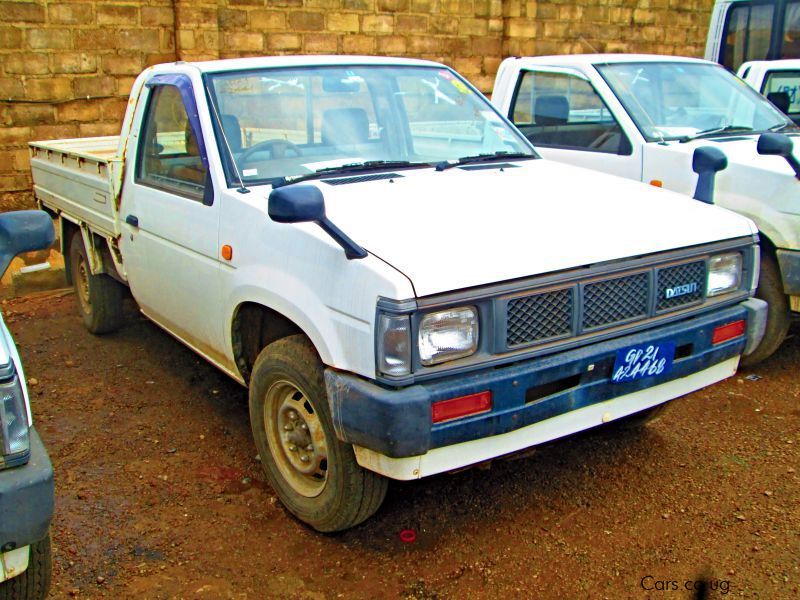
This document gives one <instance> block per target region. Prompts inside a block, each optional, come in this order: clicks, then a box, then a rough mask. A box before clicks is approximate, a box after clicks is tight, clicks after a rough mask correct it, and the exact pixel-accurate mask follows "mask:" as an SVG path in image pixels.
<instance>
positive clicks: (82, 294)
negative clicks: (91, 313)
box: [76, 255, 92, 312]
mask: <svg viewBox="0 0 800 600" xmlns="http://www.w3.org/2000/svg"><path fill="white" fill-rule="evenodd" d="M77 266H78V269H77V271H78V272H77V274H76V279H77V282H78V286H77V287H78V299H79V300H80V302H81V305H82V306H83V307H84V309H85V310H86V312H88V309H89V308H90V307H91V306H92V302H91V300H90V299H89V273H88V272H87V269H86V261H85V260H84V259H83V256H80V255H78V265H77Z"/></svg>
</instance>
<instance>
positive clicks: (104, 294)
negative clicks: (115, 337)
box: [69, 233, 123, 334]
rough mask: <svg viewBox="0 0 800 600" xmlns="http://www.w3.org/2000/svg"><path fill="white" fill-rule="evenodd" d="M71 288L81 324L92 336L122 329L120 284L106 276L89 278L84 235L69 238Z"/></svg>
mask: <svg viewBox="0 0 800 600" xmlns="http://www.w3.org/2000/svg"><path fill="white" fill-rule="evenodd" d="M69 260H70V268H71V270H72V285H73V287H74V288H75V296H76V298H77V305H78V313H79V314H80V315H81V318H83V324H84V325H85V326H86V329H88V330H89V331H90V332H92V333H95V334H101V333H111V332H112V331H116V330H117V329H119V328H120V327H121V326H122V297H123V289H122V284H120V283H119V282H117V281H115V280H113V279H112V278H111V277H109V276H108V275H102V274H101V275H92V273H91V271H90V270H89V259H88V257H87V255H86V248H85V247H84V245H83V236H82V235H81V234H80V233H76V234H75V235H73V236H72V241H71V242H70V247H69Z"/></svg>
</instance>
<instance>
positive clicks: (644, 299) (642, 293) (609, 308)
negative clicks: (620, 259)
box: [583, 273, 650, 329]
mask: <svg viewBox="0 0 800 600" xmlns="http://www.w3.org/2000/svg"><path fill="white" fill-rule="evenodd" d="M648 279H649V276H648V273H636V274H635V275H628V276H627V277H617V278H616V279H607V280H605V281H598V282H595V283H589V284H587V285H585V286H584V288H583V328H584V329H598V328H599V327H608V326H611V325H615V324H617V323H622V322H624V321H630V320H631V319H637V318H639V319H641V318H643V317H646V316H647V305H648V302H649V300H650V298H649V293H648V290H649V281H648Z"/></svg>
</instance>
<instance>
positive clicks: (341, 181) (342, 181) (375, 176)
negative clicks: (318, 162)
mask: <svg viewBox="0 0 800 600" xmlns="http://www.w3.org/2000/svg"><path fill="white" fill-rule="evenodd" d="M401 177H404V175H401V174H400V173H371V174H369V175H356V176H354V177H337V178H336V179H323V180H322V182H323V183H327V184H328V185H347V184H349V183H364V182H366V181H379V180H381V179H399V178H401Z"/></svg>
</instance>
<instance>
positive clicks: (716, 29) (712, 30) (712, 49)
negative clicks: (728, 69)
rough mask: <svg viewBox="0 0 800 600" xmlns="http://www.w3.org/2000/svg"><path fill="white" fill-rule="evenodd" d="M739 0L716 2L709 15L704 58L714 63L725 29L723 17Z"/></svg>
mask: <svg viewBox="0 0 800 600" xmlns="http://www.w3.org/2000/svg"><path fill="white" fill-rule="evenodd" d="M740 1H741V0H717V2H716V3H715V4H714V10H713V12H712V13H711V20H710V21H709V25H708V37H707V38H706V51H705V54H704V58H705V59H706V60H710V61H714V62H716V60H717V58H718V57H719V51H720V45H721V43H722V32H723V30H724V28H725V15H727V14H728V9H729V8H730V7H731V5H732V4H735V3H736V2H740Z"/></svg>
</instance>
